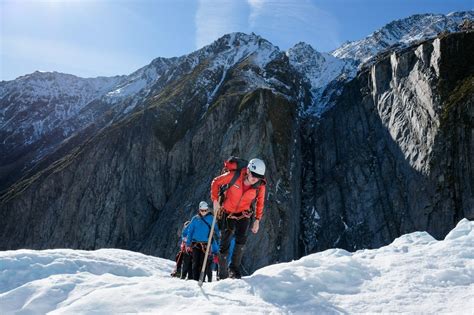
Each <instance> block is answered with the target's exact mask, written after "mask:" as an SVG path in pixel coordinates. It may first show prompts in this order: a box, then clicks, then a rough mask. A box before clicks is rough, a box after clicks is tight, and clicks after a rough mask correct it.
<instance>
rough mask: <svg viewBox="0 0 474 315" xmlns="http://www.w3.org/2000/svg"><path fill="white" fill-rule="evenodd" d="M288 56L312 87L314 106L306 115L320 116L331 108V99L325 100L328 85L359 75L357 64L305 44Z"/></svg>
mask: <svg viewBox="0 0 474 315" xmlns="http://www.w3.org/2000/svg"><path fill="white" fill-rule="evenodd" d="M286 55H287V56H288V58H289V60H290V64H291V65H292V66H293V67H294V68H295V69H296V71H298V72H299V73H300V74H301V75H302V76H303V77H304V78H306V80H307V81H308V82H309V84H310V86H311V94H312V104H311V105H310V106H307V108H306V109H305V113H306V114H311V115H316V116H320V115H321V114H322V113H324V112H325V111H326V110H327V109H328V108H329V107H330V106H329V105H330V104H329V98H323V94H324V92H325V91H326V88H327V87H328V85H329V84H330V83H331V82H334V81H341V82H344V81H347V80H350V79H352V78H354V77H355V75H356V73H357V64H356V63H355V62H354V61H353V60H350V59H341V58H337V57H334V56H332V55H331V54H328V53H320V52H318V51H316V50H315V49H314V48H313V47H311V45H309V44H306V43H303V42H300V43H298V44H296V45H295V46H294V47H292V48H290V49H289V50H288V51H287V52H286ZM326 92H327V91H326Z"/></svg>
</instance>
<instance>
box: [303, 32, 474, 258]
mask: <svg viewBox="0 0 474 315" xmlns="http://www.w3.org/2000/svg"><path fill="white" fill-rule="evenodd" d="M473 45H474V33H473V32H471V33H458V34H453V35H450V36H447V37H441V38H438V39H435V40H433V41H426V42H424V43H422V44H420V45H418V46H414V47H411V48H409V49H406V50H405V51H402V52H400V53H391V54H387V55H386V56H385V57H384V58H381V59H380V60H379V62H377V63H376V64H374V65H373V66H371V67H368V68H366V69H364V70H363V71H362V72H360V73H359V75H358V76H357V78H356V79H354V80H353V81H352V82H351V83H349V84H348V85H346V86H345V88H344V92H343V93H342V95H341V97H340V98H339V99H338V100H337V104H336V106H335V107H334V108H333V109H332V110H330V111H328V112H327V114H326V115H325V116H324V117H322V118H321V119H320V120H318V121H317V122H314V121H311V122H308V123H313V124H315V128H314V129H313V130H310V129H309V128H308V131H307V133H306V136H305V137H304V146H303V154H304V158H303V160H305V161H308V164H307V165H304V167H303V176H302V178H303V179H304V182H303V189H304V190H303V207H302V213H303V216H302V226H304V228H303V234H304V238H303V239H304V242H303V247H304V249H305V252H313V251H317V250H322V249H326V248H328V247H342V248H346V249H349V250H355V249H358V248H367V247H368V248H370V247H377V246H381V245H384V244H387V243H388V242H390V240H393V239H394V238H395V237H397V236H399V235H401V234H404V233H407V232H408V231H417V230H427V231H428V232H429V233H430V234H432V235H433V236H435V237H438V238H440V237H443V236H444V235H445V234H446V233H447V232H448V230H449V228H450V227H452V226H453V225H454V224H455V223H456V222H457V221H459V220H460V219H461V218H463V217H468V218H473V216H474V202H473V201H474V200H473V197H474V191H473V186H472V182H473V178H474V177H473V162H474V160H473V153H472V152H473V151H472V149H473V148H474V146H473V132H474V129H473V123H474V115H473V114H474V112H473V111H474V106H473V87H474V85H473V74H474V67H473V65H474V59H473V56H472V54H471V53H470V51H472V49H473V48H474V46H473Z"/></svg>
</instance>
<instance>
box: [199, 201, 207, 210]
mask: <svg viewBox="0 0 474 315" xmlns="http://www.w3.org/2000/svg"><path fill="white" fill-rule="evenodd" d="M199 209H209V206H208V204H207V202H205V201H201V202H200V203H199Z"/></svg>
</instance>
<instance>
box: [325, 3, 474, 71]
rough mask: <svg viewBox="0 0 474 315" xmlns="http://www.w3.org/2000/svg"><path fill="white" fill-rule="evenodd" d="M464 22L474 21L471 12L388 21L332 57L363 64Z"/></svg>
mask: <svg viewBox="0 0 474 315" xmlns="http://www.w3.org/2000/svg"><path fill="white" fill-rule="evenodd" d="M464 20H474V11H466V12H454V13H450V14H448V15H442V14H417V15H412V16H410V17H408V18H405V19H400V20H396V21H393V22H391V23H389V24H387V25H385V26H384V27H382V28H381V29H379V30H377V31H375V32H374V33H372V34H371V35H369V36H368V37H366V38H364V39H361V40H358V41H353V42H348V43H345V44H343V45H342V46H341V47H339V48H337V49H336V50H334V51H333V52H332V53H331V54H332V55H333V56H335V57H338V58H349V59H354V60H357V61H358V62H361V63H363V62H366V61H367V60H369V59H370V58H371V57H373V56H375V55H377V54H378V53H379V52H382V51H384V50H386V49H388V48H390V47H392V46H394V45H400V46H402V47H405V46H408V45H411V44H413V43H415V42H417V41H421V40H425V39H430V38H434V37H436V36H437V35H438V34H439V33H440V32H445V31H447V32H457V31H459V30H460V27H459V25H460V24H461V23H462V22H463V21H464Z"/></svg>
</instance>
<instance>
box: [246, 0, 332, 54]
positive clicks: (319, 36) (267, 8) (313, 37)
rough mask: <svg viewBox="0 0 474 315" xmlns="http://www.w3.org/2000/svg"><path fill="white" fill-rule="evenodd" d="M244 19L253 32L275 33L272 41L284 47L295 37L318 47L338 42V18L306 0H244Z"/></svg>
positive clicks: (264, 34) (329, 47)
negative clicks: (245, 11)
mask: <svg viewBox="0 0 474 315" xmlns="http://www.w3.org/2000/svg"><path fill="white" fill-rule="evenodd" d="M247 3H248V5H249V6H250V14H249V17H248V23H249V26H250V29H251V30H252V31H254V32H255V33H258V34H260V35H262V36H263V37H267V38H268V39H269V40H270V41H271V38H272V37H277V38H278V40H275V44H278V45H281V46H283V47H280V48H283V49H287V48H289V47H291V46H293V45H294V44H296V43H297V42H299V41H305V42H307V43H310V44H311V45H312V46H313V47H314V48H316V49H318V50H322V51H326V50H330V49H333V48H336V47H337V46H339V45H340V44H341V40H340V38H339V28H340V26H339V22H338V21H337V19H336V18H335V17H334V16H332V15H331V14H330V13H328V12H326V11H324V10H321V9H319V8H318V7H317V6H316V5H315V4H314V3H313V2H311V1H310V0H300V1H289V0H247Z"/></svg>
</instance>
